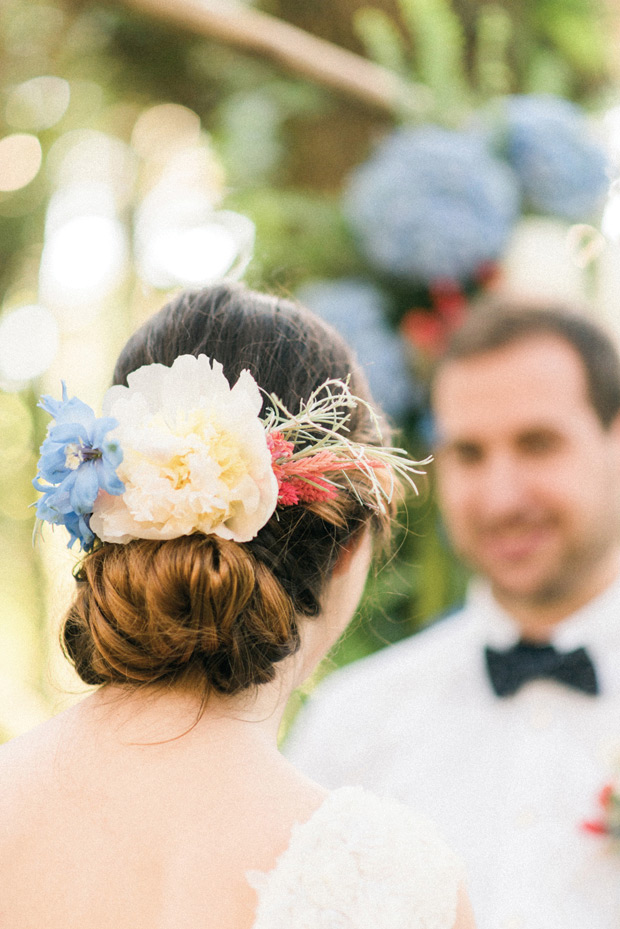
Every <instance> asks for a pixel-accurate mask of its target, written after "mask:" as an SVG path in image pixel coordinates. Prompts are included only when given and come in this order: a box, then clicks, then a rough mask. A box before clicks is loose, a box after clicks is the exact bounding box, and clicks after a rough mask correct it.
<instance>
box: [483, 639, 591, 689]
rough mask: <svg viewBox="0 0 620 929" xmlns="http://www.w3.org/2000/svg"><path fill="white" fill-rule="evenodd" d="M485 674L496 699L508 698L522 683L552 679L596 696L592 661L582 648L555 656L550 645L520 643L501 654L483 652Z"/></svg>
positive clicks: (554, 651)
mask: <svg viewBox="0 0 620 929" xmlns="http://www.w3.org/2000/svg"><path fill="white" fill-rule="evenodd" d="M485 658H486V663H487V671H488V673H489V678H490V680H491V685H492V687H493V690H494V691H495V693H496V694H497V696H498V697H509V696H510V695H511V694H514V693H515V692H516V691H517V690H518V689H519V687H521V685H522V684H525V683H526V681H532V680H534V679H536V678H541V677H542V678H552V679H553V680H556V681H560V683H562V684H566V685H568V686H569V687H574V688H576V689H577V690H582V691H583V692H584V693H587V694H597V693H598V681H597V679H596V671H595V669H594V665H593V664H592V660H591V658H590V656H589V655H588V653H587V651H586V650H585V648H577V649H575V651H573V652H565V653H562V652H558V651H556V649H555V648H554V647H553V645H539V644H538V643H535V642H526V641H524V640H521V641H520V642H517V644H516V645H514V646H513V647H512V648H509V649H508V650H507V651H505V652H498V651H495V649H493V648H489V647H487V648H486V649H485Z"/></svg>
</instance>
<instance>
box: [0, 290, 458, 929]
mask: <svg viewBox="0 0 620 929" xmlns="http://www.w3.org/2000/svg"><path fill="white" fill-rule="evenodd" d="M114 380H115V384H116V386H114V387H112V388H111V389H110V390H109V391H108V393H107V394H106V397H105V400H104V415H103V416H102V417H100V418H97V417H96V415H95V414H94V412H93V411H92V410H91V409H90V408H89V407H87V406H86V404H84V403H82V402H81V401H80V400H78V399H77V398H75V397H69V396H68V395H67V393H66V390H65V388H64V385H63V397H62V399H61V400H57V399H53V398H51V397H44V398H43V399H42V406H43V407H44V409H46V410H47V411H48V412H49V413H51V415H52V417H53V422H52V423H51V424H50V427H49V429H48V435H47V438H46V440H45V442H44V444H43V446H42V448H41V460H40V463H39V474H38V476H37V481H36V482H35V483H36V486H37V487H38V489H39V490H41V491H42V494H43V495H42V497H41V499H40V500H39V503H38V504H37V514H38V516H39V518H40V519H41V520H42V521H47V522H50V523H52V524H56V525H58V524H61V525H63V526H64V527H65V528H66V529H67V530H68V531H69V533H70V544H75V543H77V544H78V545H79V547H80V548H81V549H82V551H83V553H84V554H83V558H82V560H81V562H80V563H79V566H78V568H77V569H76V581H77V590H76V596H75V601H74V603H73V605H72V606H71V608H70V609H69V612H68V615H67V617H66V618H65V622H64V627H63V633H62V635H63V644H64V648H65V651H66V653H67V655H68V657H69V658H70V659H71V661H72V662H73V663H74V665H75V668H76V670H77V672H78V674H79V675H80V676H81V678H82V679H83V680H84V681H85V682H86V683H87V684H91V685H97V686H96V689H93V691H92V692H91V693H90V694H89V695H88V696H87V697H86V698H85V699H83V700H82V701H81V702H80V703H79V704H77V705H76V706H74V707H72V708H71V709H69V710H67V711H65V712H64V713H61V714H60V715H58V716H56V717H55V718H53V719H51V720H50V721H48V722H47V723H45V724H43V725H42V726H40V727H38V728H37V729H35V730H34V731H33V732H31V733H29V734H27V735H25V736H22V737H21V738H18V739H15V740H13V741H12V742H10V743H8V744H6V745H4V746H3V747H2V748H0V874H1V875H2V893H1V894H0V925H2V926H6V927H7V929H8V927H10V929H35V927H36V929H41V927H45V929H85V927H88V929H121V927H127V929H129V927H131V929H199V927H200V929H306V927H307V929H323V927H324V929H348V927H351V929H353V927H355V929H452V927H454V929H467V927H472V926H473V921H472V918H471V913H470V910H469V906H468V903H467V900H466V897H465V894H464V892H463V890H462V885H461V878H462V875H461V867H460V864H459V862H458V861H457V860H456V858H455V857H454V856H453V854H452V852H451V851H450V850H449V849H448V848H446V847H445V846H444V845H443V843H442V841H441V840H440V839H439V838H438V837H437V836H436V835H435V832H434V830H433V827H432V826H431V825H429V824H428V823H427V822H426V821H424V820H422V819H420V818H418V817H417V816H416V815H415V813H413V812H412V811H410V810H408V809H406V808H404V807H401V806H399V805H397V804H395V803H393V802H392V801H388V800H383V799H379V798H376V797H374V796H372V795H370V794H368V793H366V792H364V791H363V790H362V789H361V788H344V789H342V790H338V791H335V792H333V793H328V792H326V791H325V790H323V789H322V788H321V787H320V786H319V785H318V784H315V783H313V782H311V781H308V780H306V779H305V778H304V777H302V776H301V775H300V774H299V773H298V772H297V771H296V770H295V769H294V768H293V767H291V765H290V764H289V763H288V762H287V761H286V760H285V759H284V758H283V757H282V755H280V754H279V752H278V750H277V746H276V737H277V731H278V725H279V722H280V718H281V715H282V712H283V709H284V706H285V704H286V701H287V698H288V696H289V695H290V693H291V691H292V689H293V688H295V687H296V686H297V685H299V684H300V683H301V682H302V681H303V679H304V678H305V677H306V676H307V675H308V674H309V673H310V672H311V671H312V669H313V668H314V666H315V664H316V663H317V661H318V660H319V659H320V658H321V657H322V656H323V655H324V654H325V652H326V651H327V649H328V648H329V647H330V646H331V645H332V644H333V643H334V641H335V640H336V639H337V637H338V636H339V635H340V633H341V632H342V631H343V629H344V627H345V626H346V624H347V623H348V621H349V620H350V618H351V616H352V614H353V611H354V609H355V607H356V604H357V601H358V599H359V597H360V594H361V591H362V588H363V585H364V581H365V578H366V574H367V570H368V567H369V563H370V559H371V549H372V548H373V546H376V544H377V542H378V539H379V537H380V535H381V534H382V533H385V531H386V527H387V526H388V524H389V519H390V511H391V506H390V501H391V497H392V489H393V485H394V483H395V480H394V478H395V475H396V477H398V475H399V474H400V475H401V476H403V475H404V476H405V477H407V476H408V475H409V474H410V473H411V471H412V470H413V463H412V462H410V461H408V460H407V459H405V458H404V457H403V455H402V454H400V453H398V451H395V450H393V449H386V448H384V447H383V446H382V445H381V443H380V439H379V437H378V433H377V419H376V416H375V414H374V413H373V411H372V408H371V407H370V406H369V404H368V402H367V401H366V400H365V399H364V397H365V396H366V394H365V387H364V385H363V383H361V382H360V377H359V375H358V374H356V372H355V368H354V362H353V360H352V358H351V356H350V353H349V351H348V349H347V348H346V346H345V345H344V343H343V342H342V341H341V339H340V338H339V337H338V336H337V335H336V334H335V333H334V332H333V331H332V330H330V329H328V328H327V327H326V326H325V325H324V324H323V323H321V322H319V321H318V320H316V319H315V318H314V317H312V316H311V315H310V314H309V313H307V311H305V310H303V309H302V308H300V307H297V306H295V305H294V304H292V303H290V302H288V301H282V300H277V299H275V298H271V297H266V296H263V295H260V294H256V293H253V292H251V291H248V290H246V289H245V288H243V287H242V286H240V285H221V286H217V287H213V288H209V289H206V290H203V291H200V292H195V293H187V294H182V295H181V296H180V297H179V298H177V299H176V300H175V301H173V302H172V303H171V304H170V305H168V306H167V307H164V309H163V310H161V311H160V313H158V314H157V315H155V316H154V317H153V318H151V319H150V320H149V321H147V323H146V324H145V325H144V326H143V327H142V328H141V329H140V330H139V331H138V332H137V333H136V334H135V335H134V336H133V337H132V338H131V339H130V340H129V342H128V344H127V346H126V347H125V349H124V350H123V352H122V354H121V356H120V359H119V361H118V363H117V366H116V371H115V378H114Z"/></svg>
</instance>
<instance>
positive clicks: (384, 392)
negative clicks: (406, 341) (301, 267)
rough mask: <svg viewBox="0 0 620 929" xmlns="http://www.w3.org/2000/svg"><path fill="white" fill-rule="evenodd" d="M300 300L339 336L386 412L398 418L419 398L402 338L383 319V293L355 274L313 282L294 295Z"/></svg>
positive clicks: (416, 404)
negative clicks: (345, 343)
mask: <svg viewBox="0 0 620 929" xmlns="http://www.w3.org/2000/svg"><path fill="white" fill-rule="evenodd" d="M298 297H299V299H300V300H301V302H302V303H303V304H304V305H305V306H307V307H309V308H310V309H311V310H313V311H314V312H315V313H316V314H317V316H320V317H321V318H322V319H324V320H325V321H326V322H328V323H329V324H330V325H332V326H333V327H334V329H337V330H338V332H340V334H341V335H343V336H344V337H345V339H346V340H347V342H348V343H349V345H351V346H352V348H353V350H354V351H355V353H356V355H357V358H358V361H359V363H360V365H361V367H362V368H363V370H364V374H365V375H366V377H367V378H368V383H369V385H370V390H371V393H372V394H373V396H374V397H375V398H376V400H377V401H378V403H379V404H380V405H381V406H382V407H383V409H384V410H385V411H386V413H389V415H390V416H392V417H394V419H396V420H399V419H400V418H401V417H402V416H404V415H405V414H406V413H407V412H409V411H410V410H411V409H414V408H415V407H417V406H419V405H420V403H421V402H422V389H421V386H420V385H419V384H417V383H416V382H415V381H414V379H413V377H412V375H411V373H410V371H409V369H408V365H407V359H406V354H405V349H404V346H403V342H402V339H401V338H400V337H399V336H398V335H397V334H396V333H395V332H393V331H392V329H390V327H389V325H388V323H387V321H386V318H385V297H384V296H383V294H382V293H381V291H380V290H379V289H378V288H377V287H375V286H374V285H373V284H371V283H369V282H368V281H364V280H362V279H361V278H342V279H340V280H335V281H315V282H313V283H311V284H306V285H305V287H303V288H302V289H301V290H300V292H299V294H298Z"/></svg>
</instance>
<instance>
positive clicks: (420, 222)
mask: <svg viewBox="0 0 620 929" xmlns="http://www.w3.org/2000/svg"><path fill="white" fill-rule="evenodd" d="M519 205H520V197H519V191H518V185H517V182H516V179H515V177H514V174H513V172H512V170H511V169H510V168H509V167H508V166H507V165H506V164H505V163H503V162H502V161H500V160H499V159H497V158H495V156H494V155H493V154H492V153H491V151H490V150H489V148H488V147H487V145H486V144H485V142H484V140H482V139H481V138H479V137H477V136H475V135H473V134H468V133H465V132H457V131H452V130H447V129H441V128H439V127H437V126H422V127H419V128H414V129H411V128H408V129H399V130H397V131H396V132H394V133H393V134H392V135H390V136H389V137H388V138H387V139H386V140H384V141H383V142H382V143H381V145H379V147H378V148H377V149H376V151H375V152H374V154H373V155H372V156H371V158H370V159H369V160H368V161H366V162H364V163H363V164H361V165H360V166H359V167H358V168H356V170H355V171H354V172H353V174H352V175H351V177H350V180H349V183H348V186H347V189H346V191H345V198H344V210H345V214H346V216H347V218H348V220H349V221H350V223H351V226H352V229H353V231H354V233H355V235H356V236H357V238H358V241H359V244H360V248H361V249H362V251H363V253H364V254H365V256H366V257H367V259H368V261H369V262H370V264H371V265H372V266H373V267H374V268H375V269H376V270H378V271H380V272H383V273H386V274H388V275H391V276H393V277H395V278H397V279H400V280H403V281H407V282H411V283H416V284H425V285H427V284H432V283H433V282H434V281H437V280H440V279H446V278H449V279H453V280H457V281H462V280H466V279H467V278H471V277H473V276H475V274H476V272H477V271H478V269H479V268H480V267H481V266H484V265H485V264H487V263H488V262H492V261H495V260H496V259H498V258H499V257H500V256H501V254H502V251H503V249H504V247H505V245H506V242H507V240H508V237H509V235H510V232H511V230H512V228H513V226H514V224H515V222H516V220H517V217H518V215H519Z"/></svg>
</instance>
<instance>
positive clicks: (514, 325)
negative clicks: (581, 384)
mask: <svg viewBox="0 0 620 929" xmlns="http://www.w3.org/2000/svg"><path fill="white" fill-rule="evenodd" d="M585 313H586V311H585V310H583V309H580V308H577V307H569V306H563V305H558V304H555V303H553V304H551V303H549V304H531V303H526V302H521V303H518V302H513V301H508V300H504V301H500V300H494V301H492V302H487V303H485V304H484V305H482V306H481V307H480V308H478V309H474V310H472V312H471V314H470V315H469V316H468V318H467V319H466V320H465V322H464V323H463V324H462V326H460V328H458V329H457V330H456V331H455V332H454V333H453V335H452V337H451V339H450V341H449V343H448V346H447V349H446V351H445V352H444V354H443V355H442V357H441V359H440V360H439V362H438V365H437V368H436V372H435V373H437V372H438V371H440V370H441V369H442V368H443V367H444V366H445V365H447V364H449V363H450V362H452V361H463V360H466V359H470V358H475V357H477V356H478V355H485V354H487V353H490V352H493V351H495V350H497V349H501V348H505V347H506V346H509V345H513V344H514V343H516V342H523V341H526V340H529V339H534V338H537V337H543V338H544V337H548V336H552V337H555V338H557V339H560V340H562V341H563V342H565V343H566V344H568V345H569V346H570V347H571V348H572V349H573V350H574V351H575V352H576V354H577V355H578V357H579V359H580V360H581V363H582V365H583V369H584V373H585V376H586V382H587V387H588V397H589V400H590V403H591V405H592V408H593V409H594V411H595V413H596V415H597V416H598V418H599V420H600V422H601V423H602V425H603V426H604V427H605V428H607V427H608V426H609V425H610V424H611V423H612V421H613V420H614V419H615V418H616V416H617V415H618V413H619V412H620V359H619V357H618V350H617V348H616V345H615V344H614V341H613V339H612V338H611V336H610V335H609V334H608V333H607V332H605V330H604V329H603V328H602V327H601V326H599V325H598V324H596V323H594V322H593V321H592V320H591V319H588V318H587V316H586V315H585Z"/></svg>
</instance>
